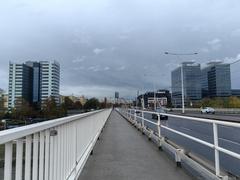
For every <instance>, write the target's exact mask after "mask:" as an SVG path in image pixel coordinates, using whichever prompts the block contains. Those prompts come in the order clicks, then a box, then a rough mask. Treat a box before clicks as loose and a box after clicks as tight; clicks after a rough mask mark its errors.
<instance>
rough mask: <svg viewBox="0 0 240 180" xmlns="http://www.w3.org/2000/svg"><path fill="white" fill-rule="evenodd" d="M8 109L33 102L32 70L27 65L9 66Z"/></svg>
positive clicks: (12, 64)
mask: <svg viewBox="0 0 240 180" xmlns="http://www.w3.org/2000/svg"><path fill="white" fill-rule="evenodd" d="M8 91H9V92H8V95H9V101H8V107H9V109H11V108H18V107H20V106H21V105H22V103H24V101H26V102H31V100H32V68H30V67H29V66H27V65H26V64H14V63H10V64H9V87H8Z"/></svg>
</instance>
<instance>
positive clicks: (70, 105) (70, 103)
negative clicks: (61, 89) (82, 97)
mask: <svg viewBox="0 0 240 180" xmlns="http://www.w3.org/2000/svg"><path fill="white" fill-rule="evenodd" d="M64 106H65V107H66V108H67V109H68V110H69V109H74V102H73V101H72V100H71V99H70V98H69V97H65V98H64Z"/></svg>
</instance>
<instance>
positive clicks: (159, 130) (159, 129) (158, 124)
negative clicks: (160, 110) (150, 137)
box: [157, 114, 161, 138]
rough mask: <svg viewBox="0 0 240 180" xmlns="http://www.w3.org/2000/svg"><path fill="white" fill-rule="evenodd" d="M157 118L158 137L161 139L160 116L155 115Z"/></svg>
mask: <svg viewBox="0 0 240 180" xmlns="http://www.w3.org/2000/svg"><path fill="white" fill-rule="evenodd" d="M157 116H158V122H157V128H158V137H159V138H161V119H160V114H157Z"/></svg>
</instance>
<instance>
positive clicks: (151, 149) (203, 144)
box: [0, 108, 240, 180]
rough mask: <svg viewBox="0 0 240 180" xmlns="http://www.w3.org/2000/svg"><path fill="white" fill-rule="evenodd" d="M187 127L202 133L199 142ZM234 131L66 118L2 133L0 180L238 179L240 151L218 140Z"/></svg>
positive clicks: (139, 117)
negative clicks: (223, 133)
mask: <svg viewBox="0 0 240 180" xmlns="http://www.w3.org/2000/svg"><path fill="white" fill-rule="evenodd" d="M153 115H155V116H154V117H157V118H153ZM162 116H168V119H169V120H161V117H162ZM168 121H169V122H168ZM189 123H190V124H189ZM185 125H186V126H185ZM188 126H189V129H190V130H191V128H192V127H196V128H197V129H198V130H199V129H200V127H203V129H202V130H201V131H200V132H201V134H202V136H200V135H199V134H197V133H196V132H195V130H194V132H192V131H190V130H189V129H187V127H188ZM179 127H184V128H182V129H180V128H179ZM226 128H227V129H226ZM239 128H240V124H239V123H233V122H224V121H217V120H209V119H201V118H195V117H186V116H181V115H173V114H164V113H156V112H150V111H142V110H136V109H127V108H120V109H115V110H112V109H104V110H98V111H94V112H89V113H84V114H79V115H74V116H69V117H65V118H60V119H56V120H51V121H47V122H42V123H37V124H33V125H29V126H24V127H20V128H15V129H10V130H6V131H1V132H0V145H4V151H5V153H4V167H3V168H0V179H4V180H12V179H15V180H23V179H24V180H31V179H32V180H77V179H79V180H91V179H99V180H101V179H104V180H105V179H106V180H108V179H109V180H110V179H116V180H118V179H119V180H120V179H133V180H134V179H138V180H139V179H140V180H141V179H164V180H165V179H166V180H168V179H180V180H181V179H184V180H185V179H186V180H188V179H237V178H238V177H239V174H238V173H239V165H240V161H239V160H240V152H239V146H238V145H239V144H238V143H237V142H234V145H233V146H234V147H235V148H236V149H233V148H229V147H228V146H226V144H224V143H222V140H223V136H222V134H221V133H222V131H225V130H227V131H228V133H229V130H230V131H231V132H232V133H235V132H239ZM196 131H197V130H196ZM224 137H225V135H224ZM183 138H184V139H187V140H186V141H183ZM225 138H226V137H225ZM233 138H234V137H233ZM225 140H226V139H225ZM232 140H234V139H232ZM238 140H239V137H238ZM228 141H230V140H229V139H228ZM236 141H237V140H236ZM224 142H226V141H224ZM228 143H229V142H228ZM231 147H232V146H231ZM206 152H209V153H206ZM231 165H233V166H232V167H231Z"/></svg>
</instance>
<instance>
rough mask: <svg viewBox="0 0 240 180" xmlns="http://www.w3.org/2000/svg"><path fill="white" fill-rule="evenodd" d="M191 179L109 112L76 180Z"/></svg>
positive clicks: (142, 137) (144, 138) (145, 139)
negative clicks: (107, 118)
mask: <svg viewBox="0 0 240 180" xmlns="http://www.w3.org/2000/svg"><path fill="white" fill-rule="evenodd" d="M96 179H97V180H155V179H156V180H161V179H162V180H173V179H178V180H189V179H194V178H193V177H191V176H190V175H188V174H187V173H186V172H185V171H184V170H183V169H181V168H178V167H176V164H175V162H174V161H173V160H172V159H170V158H169V157H168V156H167V155H166V154H165V153H164V152H162V151H159V150H158V148H157V146H155V145H154V144H153V143H151V142H149V141H148V140H147V138H146V136H143V135H141V133H139V132H138V131H137V130H136V129H135V128H134V127H132V126H130V125H129V123H128V122H127V121H126V120H125V119H124V118H123V117H122V116H120V115H119V114H118V113H117V112H116V111H113V112H112V114H111V116H110V118H109V121H108V122H107V124H106V127H105V128H104V131H103V134H102V135H101V137H100V140H99V141H98V142H97V144H96V146H95V147H94V151H93V155H92V156H90V157H89V159H88V161H87V163H86V165H85V167H84V169H83V171H82V174H81V176H80V178H79V180H96Z"/></svg>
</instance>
